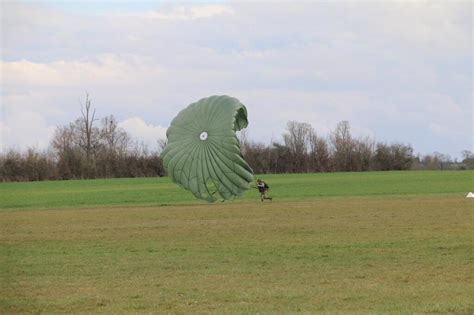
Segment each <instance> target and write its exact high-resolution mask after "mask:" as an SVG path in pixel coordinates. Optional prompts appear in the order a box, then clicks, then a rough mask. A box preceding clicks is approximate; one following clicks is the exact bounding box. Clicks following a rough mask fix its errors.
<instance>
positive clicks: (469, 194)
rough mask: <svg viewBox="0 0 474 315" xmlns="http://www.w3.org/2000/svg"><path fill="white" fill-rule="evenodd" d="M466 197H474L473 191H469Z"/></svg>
mask: <svg viewBox="0 0 474 315" xmlns="http://www.w3.org/2000/svg"><path fill="white" fill-rule="evenodd" d="M466 198H474V194H473V193H472V192H470V193H468V194H467V196H466Z"/></svg>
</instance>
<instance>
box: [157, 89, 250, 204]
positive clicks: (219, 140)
mask: <svg viewBox="0 0 474 315" xmlns="http://www.w3.org/2000/svg"><path fill="white" fill-rule="evenodd" d="M247 125H248V121H247V109H246V108H245V106H244V105H243V104H242V103H240V102H239V100H237V99H236V98H233V97H229V96H225V95H223V96H211V97H208V98H204V99H201V100H199V101H198V102H196V103H192V104H191V105H189V106H188V107H187V108H185V109H184V110H182V111H181V112H180V113H179V114H178V116H176V117H175V118H174V119H173V121H172V122H171V125H170V127H169V128H168V130H167V132H166V136H167V138H168V142H167V145H166V147H165V149H164V150H163V153H162V154H161V157H162V159H163V165H164V167H165V168H166V170H167V172H168V175H169V176H170V177H171V179H172V180H173V181H174V182H175V183H177V184H178V185H180V186H182V187H183V188H185V189H187V190H189V191H191V192H192V193H193V194H194V196H196V197H197V198H200V199H205V200H207V201H208V202H214V201H215V200H216V199H217V198H216V197H217V196H216V193H219V195H220V196H221V197H222V199H225V200H230V199H233V198H234V197H235V196H240V195H242V194H243V193H244V191H245V190H247V189H248V188H249V184H250V182H252V181H253V172H252V169H251V168H250V167H249V165H248V164H247V162H245V160H244V159H243V157H242V154H241V153H240V145H239V140H238V139H237V136H236V134H235V132H236V131H239V130H241V129H243V128H245V127H247Z"/></svg>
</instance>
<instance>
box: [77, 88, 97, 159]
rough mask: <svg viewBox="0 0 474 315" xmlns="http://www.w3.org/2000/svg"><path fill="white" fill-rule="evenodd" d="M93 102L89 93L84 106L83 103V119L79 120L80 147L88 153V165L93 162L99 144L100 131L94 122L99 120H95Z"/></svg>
mask: <svg viewBox="0 0 474 315" xmlns="http://www.w3.org/2000/svg"><path fill="white" fill-rule="evenodd" d="M91 102H92V100H91V98H90V97H89V94H88V93H87V94H86V100H85V105H82V103H81V114H82V118H80V119H79V120H78V125H79V133H80V134H79V146H80V147H81V148H82V149H83V150H84V152H85V153H86V160H87V162H88V163H90V162H91V158H92V154H93V151H94V150H95V148H96V147H97V146H98V144H99V139H98V130H97V128H95V127H94V122H95V121H97V120H98V119H97V118H95V109H93V110H92V112H91Z"/></svg>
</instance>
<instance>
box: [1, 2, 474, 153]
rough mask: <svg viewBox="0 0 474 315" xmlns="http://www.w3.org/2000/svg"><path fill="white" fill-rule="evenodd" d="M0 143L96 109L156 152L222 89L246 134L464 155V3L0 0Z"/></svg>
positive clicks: (469, 89)
mask: <svg viewBox="0 0 474 315" xmlns="http://www.w3.org/2000/svg"><path fill="white" fill-rule="evenodd" d="M0 6H1V10H0V14H1V16H0V18H1V25H0V26H1V42H0V44H1V56H0V58H1V59H0V73H1V76H0V80H1V90H0V95H1V99H0V101H1V103H0V106H1V111H0V150H7V149H10V148H13V149H19V150H23V149H26V148H28V147H35V148H38V149H45V148H47V146H48V144H49V141H50V139H51V137H52V135H53V133H54V130H55V128H56V127H57V126H61V125H66V124H68V123H69V122H71V121H73V120H75V119H76V118H78V117H79V116H80V106H81V105H80V104H81V101H82V102H83V101H84V99H85V95H86V93H88V94H89V95H90V97H91V99H92V106H93V107H94V108H96V112H97V114H96V115H97V116H98V117H104V116H107V115H110V114H113V115H114V116H115V117H116V118H117V120H118V121H119V125H120V126H121V127H122V128H124V129H125V130H127V131H128V132H129V133H130V134H131V135H133V136H134V137H137V138H140V139H142V140H143V141H145V142H146V143H148V144H149V145H150V147H151V148H152V149H154V148H155V147H156V148H158V145H157V140H158V139H162V138H164V137H165V132H166V129H167V127H168V126H169V123H170V122H171V120H172V119H173V118H174V117H175V116H176V114H177V113H178V112H179V111H180V110H181V109H183V108H184V107H186V106H187V105H188V104H190V103H193V102H195V101H197V100H199V99H201V98H204V97H207V96H210V95H223V94H225V95H230V96H233V97H236V98H237V99H239V100H240V101H241V102H242V103H243V104H244V105H245V106H246V107H247V110H248V119H249V127H248V137H249V138H250V139H252V140H254V141H258V142H263V143H267V144H268V143H270V142H271V141H282V137H281V135H282V133H284V132H285V129H286V125H287V122H288V121H290V120H294V121H298V122H306V123H309V124H311V125H312V126H313V128H314V129H315V130H316V132H317V133H318V134H319V135H321V136H327V135H328V134H329V133H330V132H331V131H332V130H334V129H335V126H336V124H337V123H338V122H340V121H343V120H347V121H349V123H350V126H351V133H352V135H353V136H354V137H356V138H357V137H371V138H374V139H375V140H376V141H380V142H387V143H393V142H399V143H404V144H410V145H411V146H412V147H413V148H414V151H415V153H420V154H423V155H424V154H432V153H433V152H440V153H443V154H449V155H450V156H451V157H452V158H461V151H462V150H470V151H474V149H473V119H474V116H473V106H472V101H473V76H472V75H473V49H472V43H473V39H472V35H473V34H472V29H473V20H472V15H473V5H472V2H470V1H466V2H462V1H440V2H436V1H426V2H424V1H403V2H402V1H368V2H362V1H357V2H356V1H347V2H344V1H325V2H320V1H292V2H285V1H260V2H254V1H237V2H233V1H214V2H208V1H207V2H206V1H187V2H165V1H8V0H2V1H0Z"/></svg>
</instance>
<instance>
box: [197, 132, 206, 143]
mask: <svg viewBox="0 0 474 315" xmlns="http://www.w3.org/2000/svg"><path fill="white" fill-rule="evenodd" d="M199 139H201V140H202V141H204V140H207V132H205V131H203V132H201V134H200V135H199Z"/></svg>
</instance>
